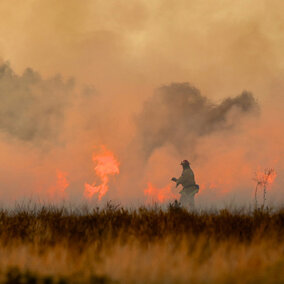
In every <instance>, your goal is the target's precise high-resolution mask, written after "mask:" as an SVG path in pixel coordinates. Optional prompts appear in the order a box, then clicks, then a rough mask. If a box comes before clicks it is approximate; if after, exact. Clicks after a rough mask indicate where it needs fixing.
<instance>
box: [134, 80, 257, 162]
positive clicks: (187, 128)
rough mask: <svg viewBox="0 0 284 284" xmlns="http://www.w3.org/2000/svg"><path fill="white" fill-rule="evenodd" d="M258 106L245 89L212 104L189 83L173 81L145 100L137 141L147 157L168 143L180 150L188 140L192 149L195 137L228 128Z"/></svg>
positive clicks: (232, 126) (182, 149) (183, 149)
mask: <svg viewBox="0 0 284 284" xmlns="http://www.w3.org/2000/svg"><path fill="white" fill-rule="evenodd" d="M257 110H258V104H257V102H256V100H255V98H254V97H253V95H252V94H251V93H249V92H246V91H244V92H243V93H242V94H241V95H239V96H236V97H234V98H226V99H224V100H223V101H222V102H220V103H219V104H218V103H217V104H214V103H213V102H211V100H210V99H209V98H207V97H205V96H202V95H201V93H200V91H199V90H198V89H196V88H195V87H192V86H191V85H190V84H189V83H173V84H171V85H168V86H163V87H161V88H159V89H158V90H157V92H156V93H155V94H154V95H153V96H152V97H151V98H150V99H149V100H148V101H147V102H146V103H145V104H144V108H143V110H142V112H141V113H140V115H139V116H138V117H137V120H136V121H137V129H138V138H137V141H139V142H140V143H141V147H142V151H143V152H144V153H145V155H146V158H149V156H150V155H151V154H152V153H153V151H154V150H155V149H156V148H159V147H162V146H164V145H165V144H167V143H170V144H172V145H174V146H175V147H176V148H177V149H178V150H179V151H180V152H181V153H182V152H184V151H185V149H186V147H187V146H186V145H187V144H189V145H190V146H191V147H192V151H193V149H194V148H195V144H196V143H197V139H198V137H201V136H205V135H209V134H211V133H213V132H218V131H224V130H228V131H229V130H231V129H232V128H234V126H235V125H237V124H239V123H240V120H241V119H242V117H245V116H246V115H248V114H250V113H252V112H253V113H256V111H257ZM139 142H137V143H139Z"/></svg>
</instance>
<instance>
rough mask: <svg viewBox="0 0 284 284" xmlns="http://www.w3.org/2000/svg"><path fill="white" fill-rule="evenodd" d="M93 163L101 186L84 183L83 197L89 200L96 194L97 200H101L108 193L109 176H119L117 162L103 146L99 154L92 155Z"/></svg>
mask: <svg viewBox="0 0 284 284" xmlns="http://www.w3.org/2000/svg"><path fill="white" fill-rule="evenodd" d="M93 162H94V164H95V167H94V171H95V173H96V175H97V176H98V177H99V178H100V179H101V184H100V185H96V183H93V184H88V183H85V191H84V196H85V197H86V198H87V199H88V200H91V199H92V197H93V195H94V194H98V200H101V199H102V197H103V196H104V195H105V194H106V193H107V191H108V188H109V187H108V182H109V176H110V175H116V174H119V162H118V161H117V160H116V158H115V157H114V154H113V153H112V152H111V151H109V150H107V149H106V148H105V147H104V146H102V147H101V153H99V154H95V153H93Z"/></svg>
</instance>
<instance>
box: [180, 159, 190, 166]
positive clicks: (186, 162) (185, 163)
mask: <svg viewBox="0 0 284 284" xmlns="http://www.w3.org/2000/svg"><path fill="white" fill-rule="evenodd" d="M180 164H181V165H182V166H186V167H189V165H190V163H189V161H188V160H183V161H181V163H180Z"/></svg>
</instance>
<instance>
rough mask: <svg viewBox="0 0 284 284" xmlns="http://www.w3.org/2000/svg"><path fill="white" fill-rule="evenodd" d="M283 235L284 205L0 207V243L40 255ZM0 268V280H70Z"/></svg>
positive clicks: (104, 279) (99, 253)
mask: <svg viewBox="0 0 284 284" xmlns="http://www.w3.org/2000/svg"><path fill="white" fill-rule="evenodd" d="M283 236H284V209H278V210H273V211H272V210H270V209H266V210H255V211H253V210H251V211H249V210H239V211H238V210H235V211H230V210H227V209H224V210H220V211H217V210H216V211H211V212H208V211H204V212H187V211H185V210H183V209H181V208H177V207H175V206H174V205H170V206H169V207H168V209H167V210H162V209H161V208H159V207H158V206H156V207H153V208H146V207H141V208H139V209H135V210H134V209H133V210H130V209H124V208H122V207H119V206H114V205H111V204H108V205H107V206H106V207H105V208H103V209H99V208H95V209H92V210H86V209H85V210H83V209H82V210H71V209H67V208H64V207H61V208H56V207H52V206H46V207H41V208H36V207H34V209H31V207H17V208H16V209H14V210H9V211H8V210H2V211H1V212H0V247H2V248H6V249H7V248H8V249H12V248H13V247H17V246H19V245H21V246H28V247H32V248H33V249H34V250H36V251H37V254H39V255H41V254H44V253H45V252H47V251H50V250H52V249H54V248H57V247H64V249H66V250H67V251H68V252H69V254H72V256H73V257H74V258H76V257H80V255H81V254H83V253H84V252H86V251H87V250H88V248H89V247H92V250H93V254H94V255H95V258H96V260H97V261H100V258H103V254H105V253H107V252H108V251H111V250H112V249H113V247H114V244H119V245H120V246H124V245H128V244H129V243H135V244H138V245H139V246H141V247H142V248H145V249H146V248H147V247H149V246H151V244H155V243H162V242H164V241H165V240H167V239H170V240H173V241H171V244H172V249H173V250H175V249H177V250H178V247H179V245H180V242H182V241H185V243H186V244H187V245H186V247H187V250H188V253H190V250H192V249H193V244H196V243H197V242H198V241H199V240H200V239H202V240H203V242H205V243H207V242H211V243H212V242H215V243H222V242H231V243H242V244H246V245H247V246H250V245H251V244H252V243H254V242H258V241H261V242H263V241H265V240H269V241H271V240H273V243H274V244H275V245H276V246H277V244H281V243H282V242H283ZM35 248H36V249H35ZM212 253H213V252H212ZM207 254H208V252H207ZM209 254H210V252H209ZM208 257H209V256H208ZM1 273H2V278H1V279H2V283H69V280H70V281H71V279H70V278H68V277H70V276H66V277H65V276H60V277H59V276H58V277H57V278H53V276H54V275H43V276H41V275H38V273H39V272H33V271H29V270H23V269H22V268H18V267H17V266H11V265H10V264H9V265H7V269H6V270H4V271H3V269H2V270H1ZM111 278H112V277H111V275H108V276H105V275H96V274H92V275H91V276H89V277H88V278H87V279H88V280H86V281H85V282H87V283H112V280H111ZM73 280H74V279H73ZM71 282H72V281H71ZM73 282H74V281H73ZM73 282H72V283H73ZM75 283H77V282H75ZM78 283H80V281H79V282H78ZM116 283H117V282H116ZM196 283H199V282H196Z"/></svg>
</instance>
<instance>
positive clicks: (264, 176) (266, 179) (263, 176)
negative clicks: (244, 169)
mask: <svg viewBox="0 0 284 284" xmlns="http://www.w3.org/2000/svg"><path fill="white" fill-rule="evenodd" d="M275 178H276V172H275V170H274V169H265V170H264V171H258V172H256V174H255V178H254V180H255V181H256V182H257V185H260V186H265V187H266V188H267V189H269V187H271V185H272V184H273V182H274V180H275Z"/></svg>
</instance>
